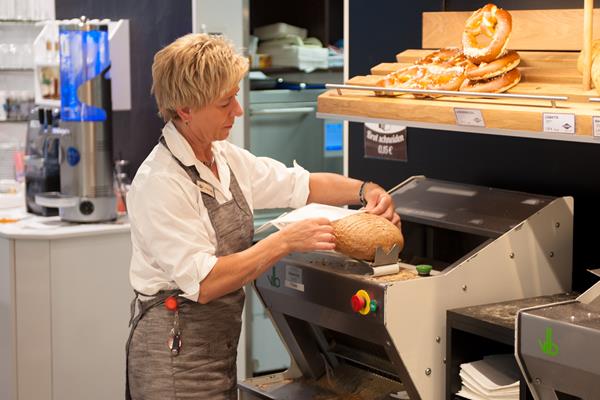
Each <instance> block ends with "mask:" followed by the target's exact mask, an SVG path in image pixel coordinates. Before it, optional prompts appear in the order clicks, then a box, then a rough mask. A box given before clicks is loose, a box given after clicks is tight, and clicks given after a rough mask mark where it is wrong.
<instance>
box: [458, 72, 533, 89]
mask: <svg viewBox="0 0 600 400" xmlns="http://www.w3.org/2000/svg"><path fill="white" fill-rule="evenodd" d="M520 80H521V72H520V71H519V69H518V68H515V69H513V70H511V71H508V72H506V73H504V74H502V75H499V76H496V77H494V78H491V79H483V80H478V81H472V80H470V79H467V80H465V81H464V82H463V84H462V85H461V86H460V90H461V91H463V92H485V93H502V92H506V91H507V90H508V89H510V88H512V87H513V86H515V85H516V84H517V83H519V81H520Z"/></svg>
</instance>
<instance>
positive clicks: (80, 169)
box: [36, 17, 117, 222]
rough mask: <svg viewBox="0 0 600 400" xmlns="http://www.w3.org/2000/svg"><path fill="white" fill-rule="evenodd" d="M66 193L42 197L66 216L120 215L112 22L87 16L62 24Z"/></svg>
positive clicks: (58, 131) (103, 217) (62, 140)
mask: <svg viewBox="0 0 600 400" xmlns="http://www.w3.org/2000/svg"><path fill="white" fill-rule="evenodd" d="M59 41H60V90H61V108H60V115H61V121H60V126H59V129H55V134H56V135H59V142H60V188H61V190H60V193H56V192H54V193H43V194H40V195H37V196H36V202H37V203H38V204H40V205H43V206H46V207H58V209H59V215H60V216H61V219H63V220H65V221H72V222H99V221H108V220H113V219H116V217H117V213H116V198H115V194H114V185H113V168H112V164H113V163H112V105H111V91H110V88H111V85H110V65H111V64H110V55H109V42H108V25H107V24H106V23H102V22H95V21H88V20H87V19H86V18H85V17H81V19H79V20H73V21H70V22H69V23H65V24H62V25H60V27H59Z"/></svg>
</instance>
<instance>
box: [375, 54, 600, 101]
mask: <svg viewBox="0 0 600 400" xmlns="http://www.w3.org/2000/svg"><path fill="white" fill-rule="evenodd" d="M430 52H431V50H412V49H411V50H406V51H403V52H402V53H399V54H398V55H397V56H396V59H397V60H399V62H397V63H381V64H378V65H376V66H374V67H373V68H371V74H372V75H379V76H382V75H387V74H389V73H391V72H394V71H396V70H398V69H400V68H402V67H404V66H407V65H411V64H412V63H413V62H414V61H416V60H418V59H419V58H421V57H423V56H425V55H427V54H429V53H430ZM519 55H520V56H521V63H520V64H519V69H520V71H521V74H522V78H521V82H520V83H519V84H518V85H517V86H515V87H514V88H513V89H512V90H511V91H510V93H522V94H535V95H549V96H569V97H570V100H572V101H581V102H584V103H587V102H588V98H589V97H595V96H597V95H598V93H597V92H596V91H595V90H590V91H583V90H582V86H581V73H580V72H579V71H577V68H576V64H577V56H576V55H575V54H574V53H567V52H557V53H544V52H528V51H520V52H519ZM373 82H375V81H371V83H373Z"/></svg>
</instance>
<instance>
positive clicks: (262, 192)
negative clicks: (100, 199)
mask: <svg viewBox="0 0 600 400" xmlns="http://www.w3.org/2000/svg"><path fill="white" fill-rule="evenodd" d="M163 135H164V138H165V140H166V142H167V144H168V146H169V148H170V149H171V151H172V152H173V155H175V157H177V158H178V159H179V160H180V161H181V162H182V163H183V164H184V165H186V166H190V165H195V166H196V168H197V169H198V172H199V173H200V176H201V178H202V179H204V180H205V181H206V182H208V183H210V184H211V185H212V186H213V187H214V189H215V198H216V200H217V201H218V202H219V203H220V204H222V203H224V202H226V201H228V200H230V199H231V198H232V195H231V192H230V191H229V182H230V179H231V176H230V168H231V171H233V172H234V173H235V176H236V178H237V181H238V183H239V185H240V188H241V190H242V193H243V194H244V197H245V198H246V201H247V202H248V205H249V206H250V209H253V210H254V209H263V208H287V207H291V208H298V207H301V206H303V205H305V204H306V201H307V199H308V194H309V187H308V182H309V172H308V171H307V170H305V169H304V168H302V167H300V166H298V165H295V166H294V167H293V168H287V167H286V166H285V165H284V164H282V163H280V162H279V161H276V160H273V159H271V158H267V157H256V156H254V155H253V154H251V153H250V152H248V151H246V150H244V149H242V148H240V147H237V146H235V145H233V144H231V143H229V142H227V141H219V142H213V144H212V150H213V154H214V156H215V162H216V164H217V169H218V171H219V177H220V181H219V180H218V179H217V178H216V177H215V176H214V174H213V173H212V172H211V171H210V170H209V169H208V168H207V167H206V166H205V165H204V164H202V163H201V162H200V161H198V160H197V159H196V157H195V156H194V152H193V150H192V148H191V146H190V145H189V143H188V142H187V141H186V140H185V138H184V137H183V136H181V134H180V133H179V132H178V131H177V129H176V128H175V126H174V125H173V124H172V123H171V122H169V123H167V124H166V125H165V127H164V128H163ZM127 210H128V214H129V220H130V222H131V241H132V256H131V267H130V271H129V277H130V281H131V285H132V286H133V288H134V289H135V290H137V291H138V292H141V293H143V294H145V295H153V294H155V293H156V292H158V291H159V290H169V289H177V288H179V289H181V290H182V291H183V292H184V294H183V296H184V297H186V298H188V299H190V300H193V301H197V299H198V295H199V291H200V282H202V280H203V279H204V278H205V277H206V276H207V275H208V273H209V272H210V271H211V270H212V268H213V267H214V265H215V263H216V262H217V257H216V256H215V251H216V247H217V238H216V235H215V231H214V229H213V227H212V224H211V222H210V219H209V217H208V212H207V210H206V207H205V206H204V203H203V201H202V196H201V192H200V187H199V186H197V185H195V184H194V183H193V182H192V181H191V179H190V177H189V176H188V175H187V173H186V172H185V171H184V169H183V168H182V167H181V166H180V165H179V164H177V162H176V161H175V160H174V159H173V157H171V153H169V151H168V150H167V149H166V148H165V147H164V146H163V145H156V146H155V147H154V149H153V150H152V152H151V153H150V154H149V155H148V157H147V158H146V159H145V160H144V162H143V163H142V165H141V166H140V168H139V169H138V171H137V173H136V175H135V178H134V179H133V182H132V184H131V188H130V190H129V192H128V194H127Z"/></svg>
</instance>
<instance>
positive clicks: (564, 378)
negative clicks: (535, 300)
mask: <svg viewBox="0 0 600 400" xmlns="http://www.w3.org/2000/svg"><path fill="white" fill-rule="evenodd" d="M592 272H593V273H595V274H596V275H599V274H600V270H594V271H592ZM516 332H517V334H516V340H517V343H516V345H515V356H516V357H517V362H518V364H519V367H520V368H521V371H522V372H523V376H524V377H525V379H526V381H527V385H528V386H529V389H530V390H531V393H532V395H533V397H534V399H535V400H561V399H584V400H588V399H590V400H591V399H597V398H599V397H600V362H599V361H598V360H600V282H597V283H596V284H595V285H594V286H592V287H591V288H589V289H588V290H587V291H586V292H585V293H583V294H582V295H581V296H579V297H578V298H577V299H575V300H570V301H565V302H560V303H553V304H547V305H544V306H537V307H531V308H526V309H523V310H520V311H519V313H518V314H517V324H516Z"/></svg>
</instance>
